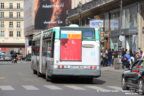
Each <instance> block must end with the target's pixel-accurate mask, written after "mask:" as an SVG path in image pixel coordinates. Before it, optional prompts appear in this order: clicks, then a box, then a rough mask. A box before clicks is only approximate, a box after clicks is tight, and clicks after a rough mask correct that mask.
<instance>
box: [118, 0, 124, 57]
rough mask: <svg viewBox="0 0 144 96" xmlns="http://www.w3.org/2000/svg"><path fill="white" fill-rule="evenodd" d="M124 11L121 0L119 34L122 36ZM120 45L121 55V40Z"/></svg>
mask: <svg viewBox="0 0 144 96" xmlns="http://www.w3.org/2000/svg"><path fill="white" fill-rule="evenodd" d="M122 11H123V1H122V0H120V26H119V27H120V28H119V35H120V36H122V35H123V34H122ZM118 45H119V55H120V56H121V47H122V42H121V41H120V40H119V42H118Z"/></svg>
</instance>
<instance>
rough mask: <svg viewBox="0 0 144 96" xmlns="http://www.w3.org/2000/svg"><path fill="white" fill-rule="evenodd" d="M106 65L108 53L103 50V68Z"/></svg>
mask: <svg viewBox="0 0 144 96" xmlns="http://www.w3.org/2000/svg"><path fill="white" fill-rule="evenodd" d="M107 65H108V51H107V49H106V50H104V53H103V66H107Z"/></svg>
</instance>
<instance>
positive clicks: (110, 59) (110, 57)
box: [108, 49, 112, 66]
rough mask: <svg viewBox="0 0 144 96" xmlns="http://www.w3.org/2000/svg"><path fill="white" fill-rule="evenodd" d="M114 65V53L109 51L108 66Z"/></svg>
mask: <svg viewBox="0 0 144 96" xmlns="http://www.w3.org/2000/svg"><path fill="white" fill-rule="evenodd" d="M111 65H112V51H111V49H109V51H108V66H111Z"/></svg>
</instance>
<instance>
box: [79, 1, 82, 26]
mask: <svg viewBox="0 0 144 96" xmlns="http://www.w3.org/2000/svg"><path fill="white" fill-rule="evenodd" d="M81 8H82V3H81V1H80V2H79V4H78V10H79V26H81V25H82V23H81V11H82V10H81Z"/></svg>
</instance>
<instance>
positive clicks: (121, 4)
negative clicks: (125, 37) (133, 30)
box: [120, 0, 123, 35]
mask: <svg viewBox="0 0 144 96" xmlns="http://www.w3.org/2000/svg"><path fill="white" fill-rule="evenodd" d="M122 10H123V1H122V0H121V1H120V35H121V34H122Z"/></svg>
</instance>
